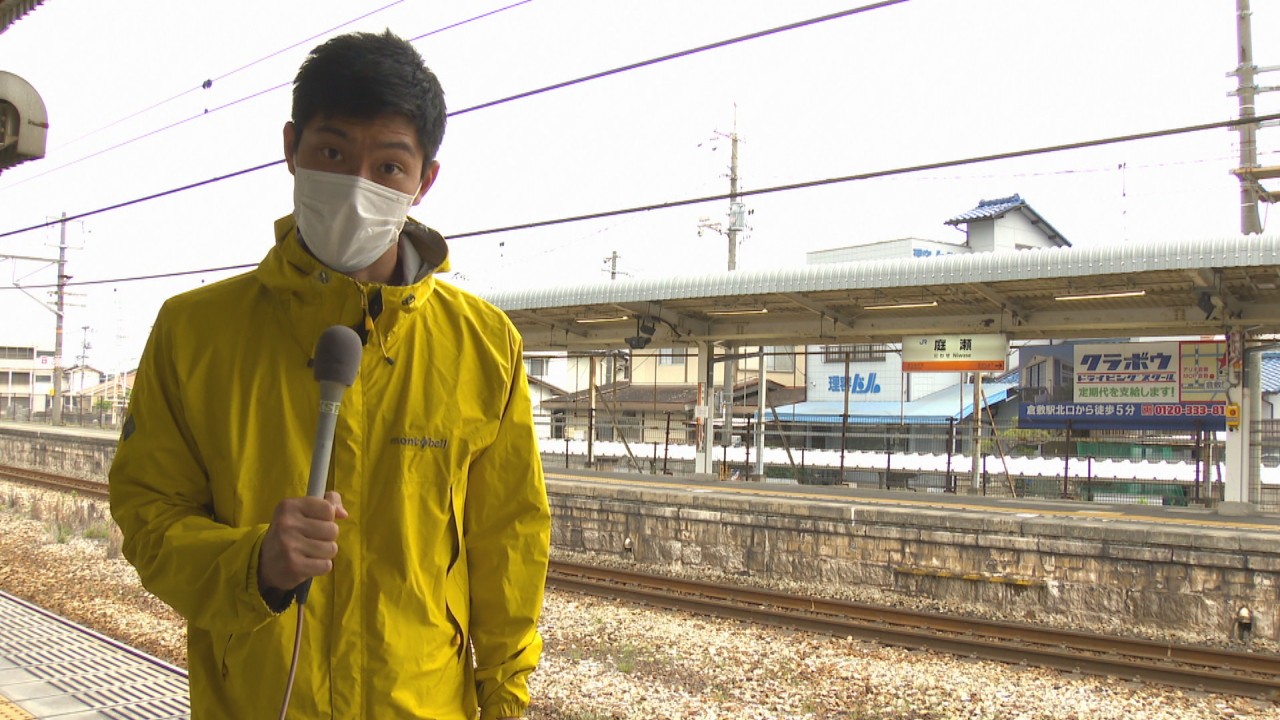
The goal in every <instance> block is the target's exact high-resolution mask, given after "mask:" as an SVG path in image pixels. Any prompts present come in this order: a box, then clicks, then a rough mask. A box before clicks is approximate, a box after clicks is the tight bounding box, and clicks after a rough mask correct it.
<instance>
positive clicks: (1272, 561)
mask: <svg viewBox="0 0 1280 720" xmlns="http://www.w3.org/2000/svg"><path fill="white" fill-rule="evenodd" d="M548 488H549V494H550V498H551V506H552V513H553V515H554V516H555V522H554V524H553V526H552V544H553V545H555V546H556V547H560V548H564V549H566V550H573V551H581V552H593V553H603V554H609V555H615V556H618V557H628V556H631V557H633V558H634V559H635V561H637V562H641V563H652V564H657V565H676V566H683V567H686V568H705V569H709V570H717V571H721V572H724V573H727V574H741V575H744V576H754V577H759V578H765V579H771V580H789V581H799V582H808V583H815V584H821V585H829V586H859V585H861V586H871V587H875V588H881V589H885V590H890V591H898V592H905V593H909V594H914V595H919V596H925V597H929V598H935V599H938V600H942V601H948V602H963V603H970V604H983V605H988V606H990V607H998V608H1003V609H1004V611H1005V614H1006V616H1007V617H1014V618H1024V619H1028V620H1034V619H1036V618H1040V617H1046V616H1058V617H1061V618H1064V619H1068V620H1070V619H1079V620H1085V619H1088V620H1096V619H1097V618H1099V617H1107V618H1111V619H1113V620H1115V621H1118V622H1121V623H1128V624H1134V625H1145V626H1154V627H1159V628H1165V629H1169V630H1185V631H1190V632H1194V633H1196V634H1205V635H1209V636H1214V635H1219V634H1220V636H1221V637H1223V638H1226V637H1229V636H1230V634H1231V632H1232V630H1233V627H1234V623H1233V618H1234V614H1235V612H1236V610H1237V609H1238V608H1239V607H1240V606H1241V605H1246V606H1248V607H1249V608H1250V609H1251V610H1252V611H1253V614H1254V624H1253V631H1254V637H1261V638H1268V639H1272V640H1274V639H1276V636H1277V621H1276V617H1275V613H1276V593H1277V582H1278V581H1280V533H1278V532H1270V531H1258V530H1247V529H1240V530H1236V529H1223V528H1212V527H1197V526H1191V525H1173V524H1169V525H1164V524H1158V523H1153V522H1152V523H1143V522H1133V521H1124V520H1105V519H1096V518H1081V517H1068V516H1047V515H1042V514H1037V513H1035V512H1027V513H1024V514H1022V515H1020V516H1019V515H1011V514H1009V513H995V512H991V513H984V512H982V511H978V510H972V509H967V510H963V511H949V510H942V509H931V508H920V509H918V508H910V507H902V506H890V505H878V504H875V503H867V502H861V503H860V502H859V501H857V500H852V501H845V500H838V501H830V502H824V501H820V500H789V499H774V498H762V497H750V496H741V495H728V494H705V493H695V492H689V491H678V490H652V491H640V490H635V489H630V488H621V487H614V486H608V485H604V486H601V485H590V484H584V483H575V482H571V481H559V480H552V481H550V482H549V485H548ZM628 538H630V540H631V544H630V545H631V549H630V550H626V549H625V541H626V539H628Z"/></svg>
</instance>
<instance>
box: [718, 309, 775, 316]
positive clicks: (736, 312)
mask: <svg viewBox="0 0 1280 720" xmlns="http://www.w3.org/2000/svg"><path fill="white" fill-rule="evenodd" d="M767 312H769V308H765V307H762V308H747V309H745V310H708V311H707V314H708V315H764V314H765V313H767Z"/></svg>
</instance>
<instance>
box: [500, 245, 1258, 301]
mask: <svg viewBox="0 0 1280 720" xmlns="http://www.w3.org/2000/svg"><path fill="white" fill-rule="evenodd" d="M1277 264H1280V236H1260V235H1249V236H1243V237H1231V238H1220V239H1212V240H1167V241H1157V242H1145V243H1139V242H1134V243H1121V244H1114V245H1104V246H1100V247H1088V248H1083V247H1074V248H1047V249H1043V250H1023V251H1019V252H1002V253H974V254H969V255H945V256H940V257H931V258H906V259H899V260H874V261H869V262H856V263H826V264H821V265H805V266H799V267H791V268H780V269H777V270H755V271H737V272H717V273H707V274H700V275H675V276H671V277H667V278H657V279H649V280H618V281H613V282H595V283H588V284H583V285H561V286H555V287H542V288H529V289H524V290H513V291H508V292H492V293H485V294H484V295H483V296H484V298H485V299H486V300H488V301H489V302H491V303H493V304H494V305H496V306H497V307H499V308H501V309H503V310H507V311H512V310H529V309H535V308H551V307H571V306H575V305H591V304H601V303H628V302H632V303H634V302H656V301H662V300H676V299H691V298H715V297H729V296H740V295H761V294H776V293H802V292H822V291H837V290H852V289H883V288H894V287H919V286H936V285H949V284H958V283H960V284H963V283H992V282H1001V281H1010V280H1037V279H1049V278H1088V277H1093V276H1097V275H1124V274H1132V273H1141V272H1151V271H1158V270H1187V271H1197V270H1202V269H1206V268H1222V267H1253V266H1264V265H1277Z"/></svg>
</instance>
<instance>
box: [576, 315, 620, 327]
mask: <svg viewBox="0 0 1280 720" xmlns="http://www.w3.org/2000/svg"><path fill="white" fill-rule="evenodd" d="M630 319H631V318H630V316H627V315H619V316H617V317H596V318H574V320H573V321H574V322H576V323H581V324H583V325H587V324H589V323H611V322H622V321H623V320H630Z"/></svg>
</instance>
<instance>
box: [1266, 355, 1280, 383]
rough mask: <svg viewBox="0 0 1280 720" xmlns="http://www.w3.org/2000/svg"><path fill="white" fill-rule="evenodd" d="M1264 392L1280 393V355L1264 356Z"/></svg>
mask: <svg viewBox="0 0 1280 720" xmlns="http://www.w3.org/2000/svg"><path fill="white" fill-rule="evenodd" d="M1262 392H1264V393H1280V353H1263V354H1262Z"/></svg>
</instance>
